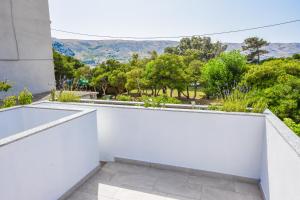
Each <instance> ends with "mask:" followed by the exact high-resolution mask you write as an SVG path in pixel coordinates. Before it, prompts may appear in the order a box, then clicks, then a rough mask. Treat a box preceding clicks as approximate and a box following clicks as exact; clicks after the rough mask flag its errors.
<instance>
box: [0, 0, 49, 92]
mask: <svg viewBox="0 0 300 200" xmlns="http://www.w3.org/2000/svg"><path fill="white" fill-rule="evenodd" d="M0 80H8V81H9V83H11V84H12V85H13V89H12V90H11V91H10V92H9V93H7V94H6V95H12V94H16V93H18V92H19V91H20V90H22V89H23V88H24V87H27V88H28V89H29V90H30V91H31V92H33V93H42V92H46V91H49V90H51V88H53V87H54V86H55V83H54V81H55V79H54V66H53V57H52V47H51V33H50V19H49V7H48V0H1V6H0ZM3 95H4V94H0V98H1V97H3Z"/></svg>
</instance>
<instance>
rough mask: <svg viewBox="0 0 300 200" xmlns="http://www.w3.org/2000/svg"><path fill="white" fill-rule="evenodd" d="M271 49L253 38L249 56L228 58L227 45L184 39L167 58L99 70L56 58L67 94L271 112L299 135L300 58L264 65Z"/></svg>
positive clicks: (151, 55)
mask: <svg viewBox="0 0 300 200" xmlns="http://www.w3.org/2000/svg"><path fill="white" fill-rule="evenodd" d="M266 45H268V43H267V42H266V41H264V40H263V39H260V38H256V37H252V38H248V39H246V40H245V43H244V47H243V48H244V50H245V51H244V52H239V51H231V52H225V49H226V45H223V44H221V43H220V42H216V43H213V42H211V40H210V38H201V37H192V38H184V39H182V40H181V41H180V42H179V44H178V45H177V46H175V47H168V48H166V49H165V53H163V54H160V55H158V53H157V52H155V51H152V52H149V56H148V57H146V58H140V57H139V55H138V54H133V55H132V57H131V59H130V60H129V62H125V63H121V62H119V61H117V60H114V59H109V60H107V61H105V62H102V63H101V64H99V65H98V66H96V67H95V68H89V67H87V66H85V65H83V64H82V63H80V62H79V61H78V60H76V59H73V58H70V57H66V56H62V55H60V54H58V53H56V52H54V61H55V73H56V74H55V77H56V80H57V83H59V86H60V87H62V88H67V89H71V90H72V89H78V88H84V89H89V90H95V91H98V92H99V93H100V96H104V97H108V96H107V95H111V96H115V98H117V99H118V100H126V101H129V100H139V101H144V102H147V103H149V104H147V105H149V106H155V102H156V101H158V102H160V101H162V102H163V103H169V102H174V101H176V100H174V98H176V99H177V100H179V101H184V102H191V101H196V102H207V103H208V104H209V103H211V102H213V101H217V102H218V103H219V104H221V105H219V106H211V108H212V109H215V108H217V109H221V110H224V111H243V112H263V111H264V110H265V108H266V107H268V108H269V109H271V111H272V112H274V113H275V114H276V115H277V116H279V117H280V118H281V119H286V120H285V122H286V124H287V125H289V126H290V127H291V128H292V129H294V131H295V132H296V131H297V129H296V128H294V127H298V124H299V123H300V62H299V55H294V56H293V57H290V58H279V59H278V58H276V59H275V58H274V59H268V60H264V61H261V55H263V54H264V53H266V51H265V50H263V48H262V47H264V46H266ZM145 97H148V99H146V98H145ZM156 97H157V98H156ZM143 98H144V100H143ZM151 102H152V103H151ZM287 119H288V120H287ZM291 121H292V122H293V123H291Z"/></svg>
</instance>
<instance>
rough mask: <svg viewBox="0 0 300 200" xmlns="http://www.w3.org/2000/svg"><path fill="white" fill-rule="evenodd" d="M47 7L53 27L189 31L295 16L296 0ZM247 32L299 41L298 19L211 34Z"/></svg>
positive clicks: (57, 2)
mask: <svg viewBox="0 0 300 200" xmlns="http://www.w3.org/2000/svg"><path fill="white" fill-rule="evenodd" d="M49 6H50V18H51V21H52V24H51V26H52V27H53V28H58V29H63V30H68V31H73V32H83V33H90V34H97V35H112V36H137V37H148V36H150V37H151V36H177V35H195V34H203V33H211V32H220V31H227V30H234V29H240V28H248V27H255V26H261V25H267V24H273V23H279V22H284V21H289V20H294V19H300V0H49ZM52 36H53V37H58V38H77V39H97V38H93V37H86V36H76V35H70V34H64V33H58V32H54V31H52ZM249 36H259V37H263V38H264V39H266V40H268V41H270V42H300V22H297V23H294V24H288V25H284V26H279V27H273V28H269V29H264V30H255V31H248V32H243V33H232V34H226V35H218V36H212V38H213V40H220V41H222V42H242V41H243V40H244V39H245V38H246V37H249ZM98 39H99V38H98Z"/></svg>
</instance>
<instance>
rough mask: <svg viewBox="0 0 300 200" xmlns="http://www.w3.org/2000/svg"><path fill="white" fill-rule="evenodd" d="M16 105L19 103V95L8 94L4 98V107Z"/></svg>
mask: <svg viewBox="0 0 300 200" xmlns="http://www.w3.org/2000/svg"><path fill="white" fill-rule="evenodd" d="M15 105H17V97H16V96H8V97H6V98H5V99H4V100H3V104H2V108H9V107H12V106H15Z"/></svg>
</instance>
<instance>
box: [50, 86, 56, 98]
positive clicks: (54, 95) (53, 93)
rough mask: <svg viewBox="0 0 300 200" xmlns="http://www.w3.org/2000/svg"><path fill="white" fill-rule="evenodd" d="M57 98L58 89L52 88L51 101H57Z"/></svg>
mask: <svg viewBox="0 0 300 200" xmlns="http://www.w3.org/2000/svg"><path fill="white" fill-rule="evenodd" d="M55 100H56V90H55V89H52V90H51V92H50V101H55Z"/></svg>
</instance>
